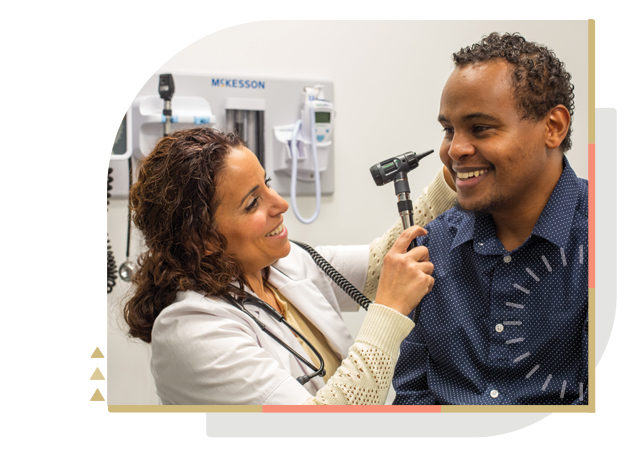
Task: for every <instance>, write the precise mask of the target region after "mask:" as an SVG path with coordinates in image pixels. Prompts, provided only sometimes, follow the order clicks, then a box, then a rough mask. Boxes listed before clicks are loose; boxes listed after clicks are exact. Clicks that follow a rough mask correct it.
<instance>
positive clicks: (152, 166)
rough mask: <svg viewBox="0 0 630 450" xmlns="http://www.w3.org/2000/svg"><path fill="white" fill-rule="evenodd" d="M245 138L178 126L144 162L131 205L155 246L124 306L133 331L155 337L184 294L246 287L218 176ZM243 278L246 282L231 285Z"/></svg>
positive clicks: (135, 218) (141, 260)
mask: <svg viewBox="0 0 630 450" xmlns="http://www.w3.org/2000/svg"><path fill="white" fill-rule="evenodd" d="M244 146H245V144H244V143H243V141H242V140H241V138H240V137H238V136H237V135H235V134H233V133H227V134H225V133H221V132H219V131H217V130H214V129H212V128H193V129H188V130H182V131H177V132H174V133H172V134H170V135H169V136H166V137H164V138H162V139H160V140H159V141H158V142H157V144H156V146H155V148H154V149H153V151H152V152H151V154H149V155H148V156H147V157H146V158H145V159H144V160H142V162H141V165H140V168H139V171H138V180H137V181H136V183H135V184H134V185H133V187H132V188H131V192H130V196H129V207H130V208H131V212H132V214H133V221H134V223H135V225H136V227H137V228H138V229H139V230H140V231H141V232H142V233H143V235H144V239H145V243H146V246H147V247H148V250H147V251H146V252H144V253H143V254H142V255H141V256H140V258H139V265H140V268H139V270H138V273H137V274H136V275H135V276H134V280H133V282H134V285H135V291H134V294H133V296H132V298H131V299H130V300H129V301H128V302H127V303H126V304H125V306H124V318H125V321H126V322H127V324H128V325H129V334H130V335H131V336H132V337H136V338H140V339H142V340H143V341H145V342H151V330H152V329H153V323H154V322H155V319H156V318H157V316H158V315H159V314H160V312H161V311H162V310H163V309H164V308H166V307H167V306H169V305H170V304H172V303H173V302H174V300H175V296H176V294H177V292H180V291H188V290H192V291H197V292H203V293H205V294H206V295H212V296H223V295H226V294H228V293H237V292H242V289H243V287H244V286H245V285H246V281H245V277H244V275H243V272H242V270H241V267H240V265H239V264H238V262H237V261H236V260H235V259H234V258H232V257H231V256H230V255H228V254H227V252H226V251H225V249H226V248H227V241H226V239H225V237H224V236H223V235H222V234H221V233H219V231H218V230H217V226H216V222H215V218H214V214H215V211H216V208H217V206H218V202H219V199H218V196H217V180H218V177H219V174H220V173H221V171H222V169H223V168H224V167H225V159H226V156H227V155H228V154H229V153H230V151H231V150H232V149H234V148H238V147H244ZM234 280H236V281H237V284H238V285H239V287H238V288H237V287H236V286H234V285H232V284H231V283H232V281H234Z"/></svg>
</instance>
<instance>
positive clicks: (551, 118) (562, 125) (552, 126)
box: [545, 105, 571, 148]
mask: <svg viewBox="0 0 630 450" xmlns="http://www.w3.org/2000/svg"><path fill="white" fill-rule="evenodd" d="M545 125H546V127H545V146H546V147H547V148H558V147H559V146H560V144H562V141H563V140H564V138H565V136H566V135H567V133H568V132H569V126H570V125H571V114H570V113H569V110H568V109H567V108H566V106H564V105H558V106H556V107H554V108H551V110H550V111H549V112H548V113H547V117H546V118H545Z"/></svg>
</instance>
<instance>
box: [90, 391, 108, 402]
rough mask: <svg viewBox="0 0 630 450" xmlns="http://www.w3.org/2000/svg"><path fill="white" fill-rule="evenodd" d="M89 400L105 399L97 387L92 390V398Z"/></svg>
mask: <svg viewBox="0 0 630 450" xmlns="http://www.w3.org/2000/svg"><path fill="white" fill-rule="evenodd" d="M90 401H91V402H104V401H105V399H104V398H103V396H102V395H101V392H100V391H99V390H98V389H97V390H96V391H95V392H94V395H93V396H92V398H91V399H90Z"/></svg>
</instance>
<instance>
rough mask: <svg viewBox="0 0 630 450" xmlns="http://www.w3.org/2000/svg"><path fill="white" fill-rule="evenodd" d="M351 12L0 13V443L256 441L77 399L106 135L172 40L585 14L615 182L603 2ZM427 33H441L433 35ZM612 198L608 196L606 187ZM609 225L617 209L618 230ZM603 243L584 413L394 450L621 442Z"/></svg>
mask: <svg viewBox="0 0 630 450" xmlns="http://www.w3.org/2000/svg"><path fill="white" fill-rule="evenodd" d="M361 5H362V6H361V7H360V8H359V7H358V4H357V6H354V7H350V6H349V5H348V6H343V5H342V4H341V2H339V1H336V2H326V1H320V2H317V4H312V5H306V4H304V5H302V6H300V7H297V6H296V5H294V4H293V2H270V1H268V2H264V3H263V2H256V3H254V2H230V3H227V2H226V3H211V2H208V1H204V2H192V1H190V2H184V1H182V2H178V3H177V4H175V3H172V2H163V1H152V2H143V1H138V2H133V3H131V2H117V1H110V2H107V3H106V4H105V3H103V4H96V3H89V4H88V3H81V2H54V3H53V2H50V3H43V2H42V3H39V4H38V3H37V2H29V3H28V4H24V5H19V6H18V5H17V4H16V3H14V4H12V5H10V6H8V7H7V6H4V7H3V9H2V17H3V19H4V20H3V21H2V22H3V25H2V28H1V29H0V36H1V37H2V42H3V57H2V59H3V64H2V66H3V72H2V75H0V77H1V80H2V99H3V102H2V104H3V108H0V111H1V112H0V114H1V116H0V119H1V122H0V123H2V124H3V132H4V133H3V137H2V149H3V150H4V152H3V155H2V156H3V163H2V169H3V176H2V177H0V180H1V181H0V182H1V183H2V185H1V186H2V188H3V189H2V192H3V193H4V196H3V199H4V202H3V205H2V222H1V223H2V229H1V232H2V236H3V238H4V239H3V241H2V247H1V248H2V255H3V258H2V271H1V272H0V273H1V274H2V275H1V276H2V286H3V291H2V299H3V301H4V305H5V309H4V314H3V321H2V324H3V326H2V327H1V328H0V333H2V334H1V338H2V339H1V342H2V354H3V356H4V358H3V365H2V366H3V370H2V372H1V373H2V375H0V376H1V377H2V378H1V384H0V386H2V388H3V392H4V394H5V395H4V402H3V403H4V404H3V406H4V411H5V414H4V418H5V426H4V427H3V429H4V432H3V441H5V440H6V441H7V442H12V443H14V444H18V445H21V446H25V447H33V446H35V445H37V446H38V447H39V446H45V445H64V446H66V447H68V448H77V447H79V446H80V447H88V448H109V447H120V448H130V447H138V446H141V445H142V446H151V447H154V448H173V447H175V446H178V447H184V448H187V447H193V448H197V447H201V446H206V447H208V446H217V445H237V446H239V447H247V446H250V445H260V444H261V442H260V441H258V440H256V441H254V440H251V439H249V440H248V439H234V440H230V442H229V443H228V442H226V441H225V440H220V439H217V440H210V439H209V438H207V437H206V435H205V432H206V431H205V415H204V414H198V415H193V414H110V413H108V412H107V410H106V405H105V403H104V402H89V398H90V397H91V396H92V393H93V392H94V389H95V388H96V387H98V388H99V389H100V390H101V392H102V393H103V395H104V396H105V397H106V398H107V391H106V388H105V383H106V382H104V381H100V382H97V381H90V380H89V377H90V376H91V375H92V373H93V371H94V369H95V366H96V365H98V366H99V367H100V369H101V371H102V372H103V373H104V375H105V376H106V377H107V373H106V370H105V367H104V364H103V363H102V361H103V360H94V359H90V358H89V356H90V355H91V354H92V352H93V351H94V348H95V347H96V346H99V347H100V348H101V350H103V352H104V353H105V354H106V355H107V347H106V344H105V343H106V331H107V328H106V322H105V320H104V318H105V316H106V314H107V311H106V299H105V293H104V288H103V289H101V286H102V285H103V272H104V269H105V267H104V262H103V261H102V260H103V258H102V254H103V253H104V246H105V241H104V240H105V238H104V236H105V235H106V233H107V229H106V211H105V208H104V204H105V201H104V173H105V169H104V168H105V166H106V165H107V162H108V158H109V152H110V150H111V143H112V140H113V137H114V136H115V134H116V130H117V129H118V125H119V123H120V117H122V115H123V114H124V112H125V110H126V109H127V107H128V104H129V101H130V99H132V98H133V97H134V96H135V94H136V92H137V91H138V90H139V88H140V87H141V86H142V85H143V84H144V82H145V81H146V79H147V78H148V77H149V76H150V75H151V74H153V73H154V72H155V71H157V70H158V69H159V68H160V67H161V66H162V65H163V64H164V63H165V61H167V60H168V59H169V58H171V57H172V56H173V55H175V54H177V53H178V52H179V51H181V50H182V49H183V48H184V47H186V46H188V45H189V44H191V43H192V42H195V41H196V40H198V39H201V38H203V37H204V36H206V35H208V34H210V33H212V32H214V31H218V30H221V29H225V28H227V27H230V26H234V25H237V24H242V23H247V22H253V21H259V20H271V19H279V18H283V19H287V18H291V19H330V18H343V19H383V18H387V19H432V18H433V19H492V18H495V19H498V18H501V19H509V18H511V19H536V20H540V19H573V20H578V19H579V20H583V19H588V18H594V19H595V20H596V39H597V41H596V42H597V56H596V60H597V75H596V80H597V84H596V86H597V87H596V95H597V97H596V98H597V99H596V105H597V107H599V108H605V107H613V108H614V107H616V108H617V109H618V117H617V119H618V124H619V130H620V131H619V133H618V148H619V149H620V152H619V154H618V161H617V162H618V164H617V167H610V170H618V173H619V177H618V179H619V180H620V187H622V182H623V179H624V177H623V172H622V170H623V168H624V167H626V163H627V156H626V154H625V153H624V151H623V149H625V148H626V147H627V143H628V142H627V137H626V135H625V134H624V131H625V130H624V129H625V126H624V125H625V124H627V123H628V114H627V109H628V108H627V106H626V102H627V101H628V94H627V89H626V84H627V82H626V78H627V73H628V72H627V65H628V64H627V62H626V59H627V56H626V55H625V54H624V52H625V50H624V49H625V48H626V47H627V41H626V38H625V37H624V34H623V30H624V29H625V27H626V26H627V21H626V20H625V18H624V17H622V15H621V12H620V11H619V10H617V9H616V8H615V7H614V6H613V5H615V3H612V2H610V3H609V2H605V1H599V2H597V3H596V4H593V5H590V8H587V7H586V6H584V7H579V6H577V5H575V6H574V5H571V6H570V7H568V6H566V4H565V5H560V4H558V5H557V6H556V5H555V4H550V3H549V2H537V1H529V2H526V3H522V4H516V3H515V4H512V5H511V6H508V4H507V3H504V2H495V3H493V2H484V3H483V4H479V3H475V4H472V3H470V2H461V3H458V2H450V3H448V4H435V5H433V6H431V5H422V6H420V5H419V4H418V2H396V1H389V2H387V3H386V4H385V5H382V4H381V5H379V6H378V7H370V6H368V5H367V2H365V3H361ZM414 5H415V6H414ZM274 6H275V7H274ZM568 8H570V9H568ZM497 14H501V16H498V15H497ZM442 32H443V33H444V36H448V34H449V30H447V29H445V30H443V31H442ZM444 36H440V35H436V36H435V39H436V40H439V39H441V38H443V37H444ZM291 38H292V37H291V36H287V39H288V40H289V39H291ZM567 39H571V36H567ZM217 51H219V52H221V51H223V52H229V51H232V50H230V49H227V48H223V49H217ZM427 70H430V68H427ZM599 151H600V152H601V153H599V155H600V156H598V164H599V163H600V161H601V164H606V161H605V159H604V158H602V155H605V153H604V152H605V149H603V150H602V149H599ZM624 194H625V190H624V189H623V188H622V189H620V191H619V196H620V197H622V196H623V195H624ZM598 214H599V210H598ZM598 217H599V216H598ZM623 219H625V215H624V214H623V213H621V212H620V213H619V223H623ZM619 229H620V230H621V231H623V230H624V228H623V227H621V226H620V227H619ZM618 243H619V266H618V274H619V277H618V279H619V290H618V291H619V293H620V294H619V296H620V298H619V302H618V303H617V313H616V321H615V322H616V325H617V326H616V327H615V328H614V329H613V333H612V337H611V340H610V342H609V344H608V348H607V350H606V354H605V356H604V357H603V359H602V361H601V362H600V364H599V365H598V368H597V369H598V370H597V413H595V414H555V415H552V416H550V417H548V418H546V419H544V420H543V421H541V422H538V423H536V424H534V425H532V426H531V427H528V428H526V429H524V430H520V431H517V432H514V433H510V434H508V435H504V436H498V437H493V438H487V439H475V440H470V441H467V442H465V441H464V440H463V439H452V440H449V439H439V440H438V439H425V440H422V442H413V443H412V442H397V443H396V445H410V446H411V445H414V446H416V445H432V446H434V445H439V446H442V447H446V448H451V447H461V446H463V445H465V446H467V447H477V446H478V447H482V446H483V447H486V446H488V445H509V446H510V447H516V448H530V447H531V446H533V445H536V446H543V448H550V447H552V446H557V445H562V446H571V447H575V448H588V447H592V446H594V445H601V444H606V443H608V444H610V443H611V442H612V440H613V439H616V440H618V441H619V440H625V439H626V438H625V436H626V434H627V431H626V428H625V427H626V426H627V423H628V414H627V412H626V410H625V406H624V404H625V403H626V397H625V395H624V394H625V387H626V386H627V374H628V371H627V369H628V360H627V357H628V351H627V343H628V332H627V326H626V325H625V321H626V320H627V319H628V305H627V304H625V303H624V301H623V292H624V290H623V284H622V283H623V282H624V279H625V277H624V276H623V275H624V274H625V272H626V270H627V263H626V262H625V260H624V258H623V256H624V250H625V249H626V248H627V241H626V238H625V236H624V234H623V233H622V234H620V235H619V236H618ZM597 251H598V252H600V251H605V249H600V248H598V249H597ZM612 269H613V264H612V262H611V265H610V267H602V266H598V270H612ZM251 420H255V417H252V419H251ZM339 420H343V416H339ZM366 423H368V426H377V424H370V419H369V416H367V415H366ZM244 426H246V425H245V424H244ZM280 426H281V425H280ZM418 426H421V416H420V417H419V420H418ZM356 434H357V435H360V430H356ZM408 440H409V439H405V441H408ZM217 441H218V442H217ZM264 442H266V443H267V444H268V445H274V446H280V447H285V448H296V447H297V446H299V445H304V444H305V442H301V441H299V440H297V439H276V440H274V441H273V442H272V441H271V440H266V441H263V443H264ZM311 442H312V441H311ZM315 442H316V445H325V446H329V445H334V444H335V442H329V441H328V440H326V442H323V441H321V440H318V441H315ZM20 443H21V444H20ZM338 443H339V444H341V442H338ZM343 444H345V445H357V446H358V445H361V446H367V447H370V448H371V447H375V448H376V447H377V446H378V447H379V448H380V447H381V446H383V445H390V444H391V443H384V442H383V441H382V440H379V439H370V440H366V439H359V438H357V439H354V440H353V441H351V442H350V441H348V440H347V439H346V440H344V441H343ZM311 445H313V443H311Z"/></svg>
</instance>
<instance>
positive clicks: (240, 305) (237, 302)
mask: <svg viewBox="0 0 630 450" xmlns="http://www.w3.org/2000/svg"><path fill="white" fill-rule="evenodd" d="M226 300H227V301H228V302H229V303H230V304H232V305H234V306H235V307H236V308H237V309H239V310H241V311H243V312H244V313H245V314H247V315H248V316H249V317H250V318H251V319H252V320H253V321H254V322H256V324H257V325H258V326H259V327H260V329H261V330H263V331H264V332H265V333H267V335H269V336H270V337H271V338H272V339H273V340H274V341H276V342H277V343H278V344H280V345H281V346H283V347H284V348H286V349H287V350H288V351H289V352H291V354H292V355H293V356H295V357H296V358H297V359H299V360H300V361H302V362H303V363H304V364H306V365H307V366H308V367H309V368H310V369H311V370H314V372H313V373H312V374H310V375H303V376H301V377H298V378H297V381H298V383H300V384H302V385H304V384H306V383H307V382H309V381H310V380H311V379H312V378H315V377H317V376H320V377H323V376H324V375H326V370H324V358H322V355H320V353H319V352H318V351H317V349H316V348H315V347H313V345H312V344H311V343H310V342H309V341H308V340H307V339H306V338H305V337H304V336H303V335H302V334H301V333H300V332H299V331H298V330H296V329H295V328H293V327H292V326H291V325H290V324H289V323H288V322H287V321H286V320H285V319H284V317H283V316H282V314H280V313H279V312H278V311H276V310H275V309H274V308H273V306H271V305H269V304H268V303H265V302H264V301H262V300H261V299H259V298H256V297H251V296H247V297H235V296H229V295H228V296H226ZM246 302H249V303H253V304H254V305H256V306H258V307H259V308H261V309H263V310H265V311H266V312H267V314H269V315H270V316H271V317H273V318H274V319H276V321H278V322H280V323H283V324H284V325H286V326H287V327H288V328H289V330H291V331H292V332H293V333H295V334H296V335H297V336H299V337H300V339H302V341H304V343H305V344H306V345H308V346H309V348H310V349H311V350H313V353H315V356H317V359H319V368H317V367H315V366H314V365H313V364H312V363H311V362H310V361H308V360H307V359H305V358H304V357H302V355H300V354H299V353H298V352H296V351H295V350H293V349H292V348H291V347H290V346H289V345H288V344H287V343H286V342H284V341H283V340H282V339H280V338H279V337H278V336H276V335H275V334H273V333H272V332H271V331H269V330H268V329H267V326H266V325H265V324H264V323H262V322H261V321H260V320H258V318H257V317H254V315H253V314H252V313H250V312H249V311H248V310H247V309H246V308H245V303H246Z"/></svg>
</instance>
